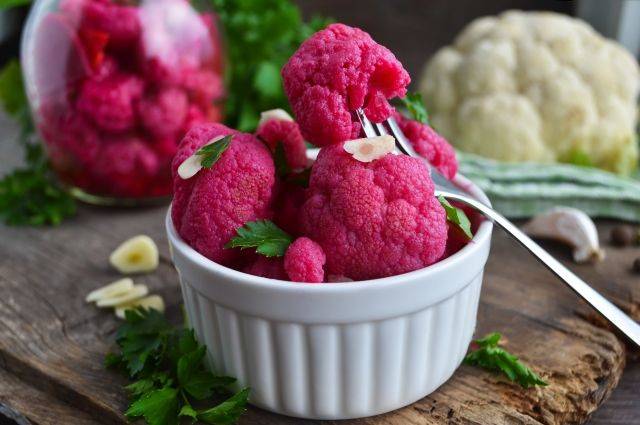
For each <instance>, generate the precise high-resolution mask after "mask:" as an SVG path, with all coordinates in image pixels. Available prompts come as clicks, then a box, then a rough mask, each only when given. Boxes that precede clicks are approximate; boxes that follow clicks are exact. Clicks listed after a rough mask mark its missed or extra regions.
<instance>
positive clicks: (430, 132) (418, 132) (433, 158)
mask: <svg viewBox="0 0 640 425" xmlns="http://www.w3.org/2000/svg"><path fill="white" fill-rule="evenodd" d="M393 116H394V117H395V119H396V121H397V122H398V126H399V127H400V130H402V132H403V133H404V135H405V136H406V137H407V139H409V141H410V142H411V144H412V145H413V148H414V149H415V150H416V152H418V154H420V155H421V156H423V157H424V158H425V159H426V160H427V161H429V164H431V165H432V166H434V167H436V168H437V169H438V171H440V172H441V173H442V174H444V176H445V177H447V178H449V179H452V178H454V177H455V175H456V173H457V172H458V160H457V159H456V151H455V150H454V149H453V147H451V145H450V144H449V142H447V140H446V139H445V138H444V137H442V136H441V135H439V134H438V133H436V131H435V130H434V129H433V128H431V127H430V126H429V125H427V124H422V123H421V122H419V121H414V120H410V119H408V118H405V117H404V116H403V115H401V114H400V113H398V112H396V113H394V114H393Z"/></svg>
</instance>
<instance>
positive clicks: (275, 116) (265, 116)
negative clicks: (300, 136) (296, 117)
mask: <svg viewBox="0 0 640 425" xmlns="http://www.w3.org/2000/svg"><path fill="white" fill-rule="evenodd" d="M269 120H278V121H293V117H291V115H289V113H288V112H287V111H285V110H284V109H280V108H278V109H270V110H268V111H264V112H261V113H260V121H259V122H258V128H260V127H261V126H262V124H264V123H266V122H267V121H269Z"/></svg>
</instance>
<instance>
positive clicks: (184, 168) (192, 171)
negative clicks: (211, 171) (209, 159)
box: [178, 136, 225, 180]
mask: <svg viewBox="0 0 640 425" xmlns="http://www.w3.org/2000/svg"><path fill="white" fill-rule="evenodd" d="M224 137H225V136H217V137H214V138H213V139H211V140H209V142H207V143H205V144H204V145H202V146H200V147H199V148H198V149H196V151H195V152H194V153H193V154H192V155H191V156H190V157H188V158H187V159H185V160H184V161H182V164H180V165H179V166H178V176H180V178H181V179H182V180H187V179H190V178H191V177H193V176H195V175H196V174H198V171H200V170H202V157H201V155H198V151H199V150H200V149H202V148H204V147H205V146H209V145H211V144H213V143H215V142H217V141H218V140H222V139H223V138H224Z"/></svg>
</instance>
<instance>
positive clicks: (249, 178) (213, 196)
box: [171, 124, 275, 265]
mask: <svg viewBox="0 0 640 425" xmlns="http://www.w3.org/2000/svg"><path fill="white" fill-rule="evenodd" d="M229 134H231V135H233V139H232V140H231V144H230V145H229V148H228V149H227V150H226V151H225V152H224V153H223V154H222V156H221V157H220V159H219V160H218V161H217V162H216V163H215V164H214V165H213V166H212V167H211V168H210V169H206V168H203V169H202V170H200V171H199V172H198V173H197V174H196V175H195V176H193V177H191V178H190V179H186V180H184V179H182V178H181V177H180V176H178V167H179V166H180V164H182V162H183V161H184V160H186V159H187V158H188V157H190V156H191V155H192V154H193V153H194V152H196V151H197V150H198V149H199V148H200V147H202V146H203V145H205V144H207V143H208V142H209V141H210V140H211V139H213V138H214V137H216V136H221V135H229ZM172 175H173V189H174V197H173V203H172V207H171V217H172V219H173V224H174V226H175V228H176V230H177V231H178V234H179V235H180V236H181V237H182V238H183V239H184V240H185V241H186V242H187V243H188V244H189V245H191V247H193V248H194V249H195V250H197V251H198V252H200V253H201V254H202V255H204V256H205V257H207V258H209V259H211V260H213V261H215V262H217V263H219V264H223V265H227V264H228V263H230V262H231V261H233V260H235V259H237V258H238V256H239V250H237V249H225V248H224V245H225V244H226V243H227V242H229V240H230V239H231V238H232V237H233V236H235V234H236V229H238V228H239V227H241V226H243V225H244V224H245V223H246V222H248V221H254V220H258V219H270V218H271V210H270V207H271V203H272V198H273V194H274V184H275V166H274V164H273V159H272V158H271V154H270V153H269V150H268V149H267V147H266V146H265V145H264V144H263V143H262V142H260V141H259V140H258V139H256V138H255V137H254V136H252V135H251V134H246V133H240V132H238V131H235V130H232V129H230V128H227V127H225V126H224V125H222V124H201V125H197V126H195V127H193V128H192V129H191V130H190V131H189V132H188V133H187V135H186V136H185V137H184V139H183V140H182V142H181V143H180V145H179V147H178V152H177V153H176V156H175V157H174V159H173V164H172Z"/></svg>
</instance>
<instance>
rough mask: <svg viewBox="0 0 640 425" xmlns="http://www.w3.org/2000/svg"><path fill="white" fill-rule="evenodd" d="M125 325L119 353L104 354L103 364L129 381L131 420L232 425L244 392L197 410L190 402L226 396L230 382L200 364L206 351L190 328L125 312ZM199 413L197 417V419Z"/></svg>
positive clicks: (154, 315) (146, 313) (153, 424)
mask: <svg viewBox="0 0 640 425" xmlns="http://www.w3.org/2000/svg"><path fill="white" fill-rule="evenodd" d="M125 320H126V322H125V323H124V324H123V325H122V326H120V328H119V329H118V331H117V333H116V342H117V343H118V346H119V347H120V353H119V354H113V353H112V354H108V355H107V358H106V359H105V365H108V366H109V365H110V366H119V369H120V370H121V371H123V372H125V373H126V375H127V376H129V378H132V379H136V380H135V381H134V382H132V383H131V384H129V385H127V386H126V387H125V389H126V390H127V392H128V394H129V397H130V400H131V405H130V406H129V408H128V409H127V411H126V412H125V415H126V416H127V417H128V418H130V419H134V418H140V417H142V418H144V419H145V420H146V421H147V423H148V424H150V425H176V424H178V423H180V421H181V418H186V419H187V420H190V421H191V422H195V421H196V420H200V421H204V422H207V421H208V422H207V423H212V424H231V423H235V422H236V421H237V420H238V418H239V416H240V415H241V414H242V413H243V412H244V410H245V406H246V403H247V398H248V396H249V390H248V389H245V390H242V391H240V392H239V393H237V394H235V395H233V396H232V397H230V398H229V399H227V400H225V401H223V402H222V403H220V404H218V405H216V406H214V407H212V408H209V409H206V410H202V411H198V410H196V409H195V408H194V407H193V406H192V401H193V400H197V401H203V400H205V399H207V398H210V397H212V396H214V395H224V394H228V393H229V391H228V387H229V385H231V384H233V383H234V382H235V379H234V378H231V377H228V376H216V375H214V374H213V373H211V372H210V371H208V370H207V369H206V367H205V365H204V358H205V355H206V347H205V346H203V345H201V344H200V343H198V341H197V339H196V337H195V333H194V331H193V329H182V328H176V327H173V326H171V324H170V323H169V322H168V321H167V320H166V319H165V317H164V316H163V315H162V314H161V313H159V312H158V311H157V310H152V309H151V310H145V309H142V308H140V309H137V310H128V311H127V312H126V315H125ZM201 415H202V418H201V417H200V416H201Z"/></svg>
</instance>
